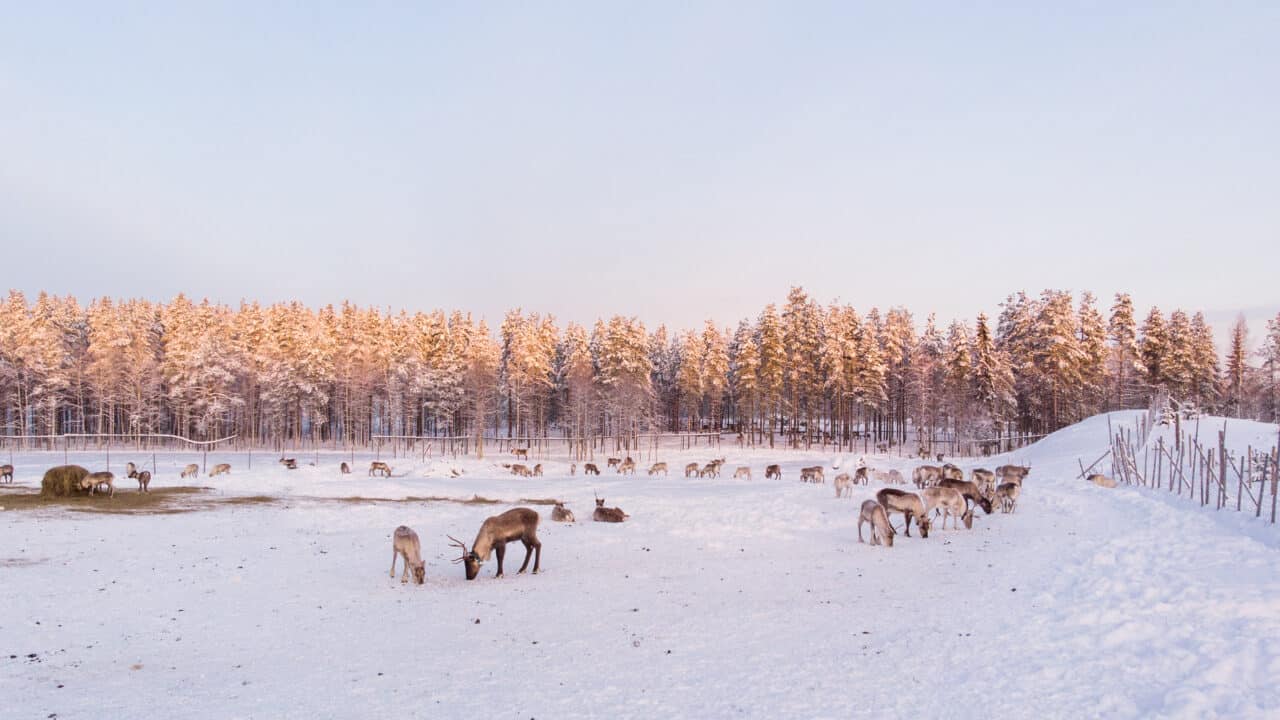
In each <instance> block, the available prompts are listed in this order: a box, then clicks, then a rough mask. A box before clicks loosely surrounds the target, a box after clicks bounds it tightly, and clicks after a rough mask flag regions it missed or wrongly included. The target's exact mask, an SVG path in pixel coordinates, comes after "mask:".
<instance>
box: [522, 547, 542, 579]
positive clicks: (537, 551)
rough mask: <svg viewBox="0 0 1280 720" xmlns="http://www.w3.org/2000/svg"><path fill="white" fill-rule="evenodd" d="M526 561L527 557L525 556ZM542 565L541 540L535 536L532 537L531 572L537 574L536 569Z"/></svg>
mask: <svg viewBox="0 0 1280 720" xmlns="http://www.w3.org/2000/svg"><path fill="white" fill-rule="evenodd" d="M525 560H526V561H527V560H528V558H525ZM541 567H542V541H541V540H538V539H537V538H534V539H533V574H534V575H537V574H538V570H539V569H540V568H541Z"/></svg>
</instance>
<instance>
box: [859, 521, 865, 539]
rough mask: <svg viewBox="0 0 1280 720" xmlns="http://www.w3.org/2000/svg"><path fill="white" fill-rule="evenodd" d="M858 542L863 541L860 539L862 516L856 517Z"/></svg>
mask: <svg viewBox="0 0 1280 720" xmlns="http://www.w3.org/2000/svg"><path fill="white" fill-rule="evenodd" d="M858 542H864V540H863V539H862V518H858Z"/></svg>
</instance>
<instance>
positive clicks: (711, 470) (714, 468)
mask: <svg viewBox="0 0 1280 720" xmlns="http://www.w3.org/2000/svg"><path fill="white" fill-rule="evenodd" d="M698 477H700V478H705V477H720V466H719V465H716V464H715V463H711V464H708V465H703V466H702V471H701V472H699V473H698Z"/></svg>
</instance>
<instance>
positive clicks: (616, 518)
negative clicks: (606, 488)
mask: <svg viewBox="0 0 1280 720" xmlns="http://www.w3.org/2000/svg"><path fill="white" fill-rule="evenodd" d="M629 517H631V516H630V515H628V514H626V513H624V512H622V508H616V507H611V508H607V507H605V506H604V498H602V497H600V496H598V495H597V496H596V511H595V513H593V514H592V515H591V519H592V520H594V521H596V522H608V523H620V522H623V521H624V520H626V519H627V518H629Z"/></svg>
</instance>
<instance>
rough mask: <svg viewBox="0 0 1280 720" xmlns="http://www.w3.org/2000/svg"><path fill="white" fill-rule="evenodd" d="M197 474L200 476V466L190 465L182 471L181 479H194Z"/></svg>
mask: <svg viewBox="0 0 1280 720" xmlns="http://www.w3.org/2000/svg"><path fill="white" fill-rule="evenodd" d="M199 474H200V466H199V465H197V464H195V463H191V464H190V465H188V466H186V467H185V468H183V469H182V475H181V477H184V478H189V477H195V476H196V475H199Z"/></svg>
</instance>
